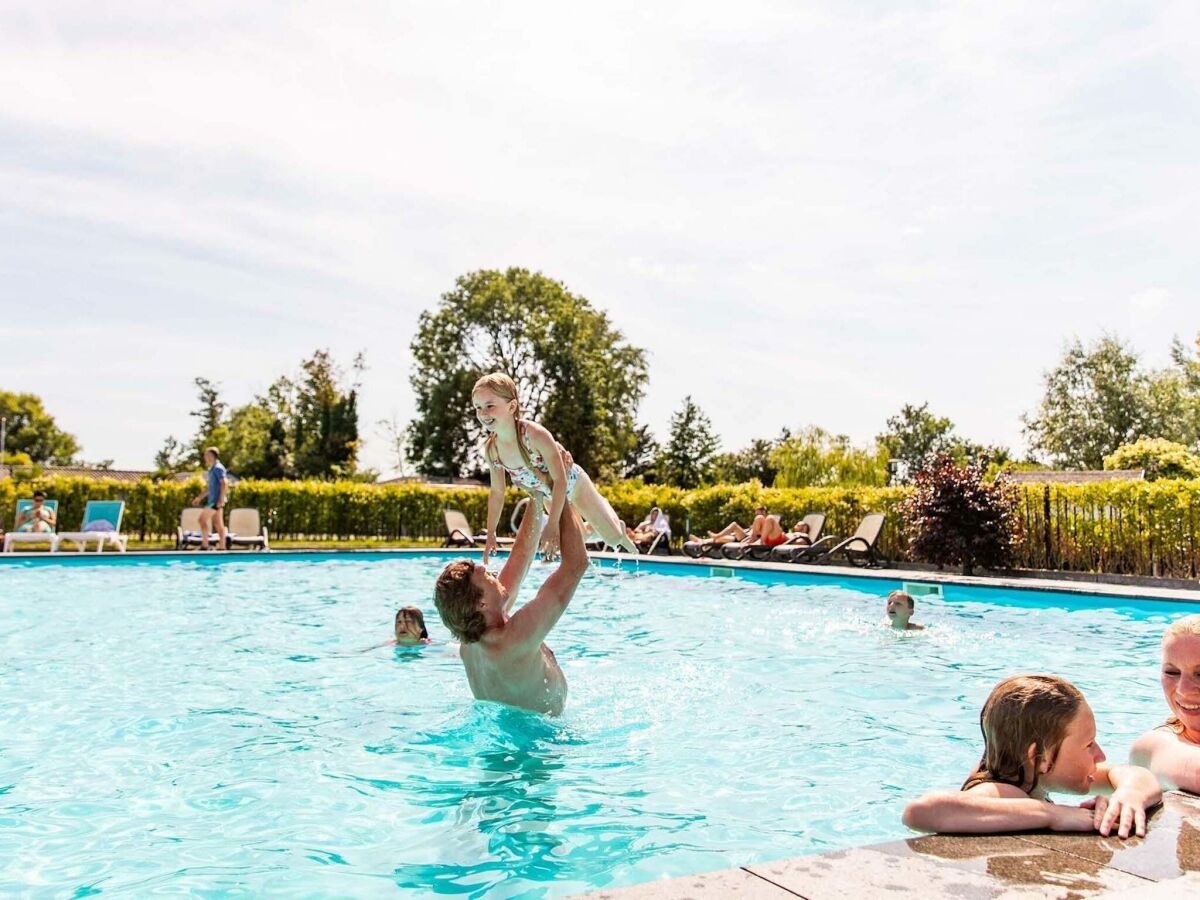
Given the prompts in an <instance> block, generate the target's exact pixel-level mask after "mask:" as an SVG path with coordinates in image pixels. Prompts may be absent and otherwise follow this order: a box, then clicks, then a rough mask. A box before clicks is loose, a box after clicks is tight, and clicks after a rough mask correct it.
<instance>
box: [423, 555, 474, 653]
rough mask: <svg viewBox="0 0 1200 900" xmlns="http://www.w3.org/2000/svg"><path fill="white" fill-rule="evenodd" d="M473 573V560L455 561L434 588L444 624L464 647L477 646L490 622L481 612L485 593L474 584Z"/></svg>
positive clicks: (439, 577)
mask: <svg viewBox="0 0 1200 900" xmlns="http://www.w3.org/2000/svg"><path fill="white" fill-rule="evenodd" d="M474 571H475V563H473V562H472V561H471V560H469V559H460V560H456V561H455V562H452V563H450V565H448V566H446V568H445V569H443V570H442V574H441V575H439V576H438V580H437V584H436V585H434V588H433V602H434V604H435V605H436V606H437V611H438V615H439V616H441V617H442V623H443V624H444V625H445V626H446V627H447V628H449V629H450V633H451V634H453V635H454V636H455V637H456V638H458V639H459V640H460V641H462V642H463V643H464V644H474V643H475V642H476V641H478V640H479V639H480V638H481V637H483V633H484V632H485V631H487V621H486V620H485V619H484V617H483V612H482V611H481V610H480V609H479V601H480V600H481V599H483V591H482V590H480V589H479V588H478V587H476V586H475V585H474V584H472V583H471V573H472V572H474Z"/></svg>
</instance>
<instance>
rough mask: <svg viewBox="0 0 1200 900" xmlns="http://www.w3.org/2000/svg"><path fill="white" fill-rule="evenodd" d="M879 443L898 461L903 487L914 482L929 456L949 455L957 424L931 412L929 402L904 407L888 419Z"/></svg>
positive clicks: (953, 444) (899, 478) (954, 441)
mask: <svg viewBox="0 0 1200 900" xmlns="http://www.w3.org/2000/svg"><path fill="white" fill-rule="evenodd" d="M876 440H877V441H878V442H879V443H880V445H882V446H883V448H884V449H885V450H887V453H888V456H889V457H890V458H891V459H893V460H895V461H896V463H895V464H896V466H897V469H898V470H899V473H898V475H899V477H898V480H899V481H900V482H901V483H902V484H907V483H908V482H909V481H910V480H911V478H912V476H913V475H915V474H916V472H917V471H918V470H919V469H920V468H921V465H922V464H923V463H924V462H925V459H926V457H928V456H929V455H930V454H933V453H946V452H950V451H951V450H952V449H953V448H954V446H955V444H956V439H955V437H954V423H953V422H951V421H950V420H949V419H944V418H941V417H939V416H935V415H934V414H933V413H931V412H930V411H929V404H928V403H922V404H921V405H920V406H912V405H911V404H908V403H906V404H904V406H902V407H901V408H900V412H899V413H897V414H896V415H894V416H892V417H891V418H889V419H888V420H887V427H886V429H885V430H884V432H883V434H881V435H879V436H878V437H877V438H876Z"/></svg>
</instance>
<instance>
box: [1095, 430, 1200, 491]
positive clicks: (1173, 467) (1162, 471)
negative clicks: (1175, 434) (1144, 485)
mask: <svg viewBox="0 0 1200 900" xmlns="http://www.w3.org/2000/svg"><path fill="white" fill-rule="evenodd" d="M1104 468H1106V469H1144V470H1145V472H1146V480H1147V481H1154V480H1155V479H1158V478H1200V456H1197V455H1196V454H1195V453H1193V452H1192V451H1191V450H1189V449H1188V448H1187V447H1185V446H1184V445H1183V444H1177V443H1175V442H1174V441H1168V440H1166V439H1165V438H1148V437H1144V436H1143V437H1140V438H1138V439H1137V440H1136V441H1134V442H1133V443H1132V444H1122V445H1121V446H1120V447H1118V448H1117V449H1116V450H1114V451H1113V452H1112V453H1110V454H1109V455H1108V456H1106V457H1104Z"/></svg>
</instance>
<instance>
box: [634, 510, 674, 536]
mask: <svg viewBox="0 0 1200 900" xmlns="http://www.w3.org/2000/svg"><path fill="white" fill-rule="evenodd" d="M660 532H666V533H667V534H670V533H671V526H670V525H669V524H668V522H667V517H666V516H664V515H663V512H662V510H661V509H659V508H658V507H657V506H655V507H652V508H651V509H650V513H649V515H647V516H646V518H644V519H642V521H641V522H639V523H638V526H637V527H636V528H626V529H625V533H626V534H628V535H629V539H630V540H631V541H633V542H634V543H635V544H644V543H649V542H650V541H652V540H654V539H655V538H656V537H658V535H659V533H660Z"/></svg>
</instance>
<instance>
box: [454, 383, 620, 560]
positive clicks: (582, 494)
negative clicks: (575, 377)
mask: <svg viewBox="0 0 1200 900" xmlns="http://www.w3.org/2000/svg"><path fill="white" fill-rule="evenodd" d="M471 401H472V402H473V403H474V404H475V416H476V417H477V418H478V419H479V424H480V425H482V426H483V428H484V430H485V431H486V432H487V433H488V436H487V441H486V442H485V443H484V449H483V452H484V456H485V457H486V458H487V461H488V466H489V468H490V470H491V478H492V491H491V494H490V495H489V496H488V518H487V541H486V542H485V543H484V548H483V561H484V564H485V565H486V563H487V561H488V557H490V556H491V555H492V554H493V553H494V552H495V551H496V523H497V522H499V521H500V512H501V510H502V509H503V508H504V476H505V475H506V474H507V475H508V477H510V478H511V479H512V481H513V484H515V485H516V486H517V487H520V488H522V489H524V490H525V491H527V492H528V493H529V496H530V497H532V498H533V500H534V501H535V502H540V503H541V505H542V509H543V511H544V513H545V518H546V527H545V529H544V530H543V531H542V542H541V549H542V552H543V553H547V554H551V553H553V552H554V550H555V548H557V546H558V526H559V521H560V519H561V516H562V510H563V506H564V505H566V503H568V502H570V504H571V506H573V507H574V508H575V509H576V510H577V511H578V512H579V514H580V515H582V516H583V518H584V519H586V520H587V521H588V522H589V523H591V525H592V527H593V528H594V529H595V531H596V534H597V535H599V537H600V538H601V539H603V541H604V542H605V543H606V544H608V545H609V546H612V547H621V548H624V549H625V550H628V551H629V552H630V553H637V552H638V549H637V545H636V544H635V543H634V542H633V541H632V540H630V539H629V535H628V534H626V533H625V524H624V523H623V522H622V521H621V520H620V519H618V518H617V514H616V512H614V511H613V508H612V506H610V505H609V503H608V501H607V500H605V499H604V497H602V496H601V495H600V492H599V491H598V490H596V486H595V485H594V484H593V483H592V479H591V478H589V477H588V473H587V472H585V471H583V469H582V468H580V467H579V465H577V464H574V465H572V466H571V468H570V469H567V468H566V467H565V466H564V465H563V462H562V458H561V456H560V453H559V447H558V442H557V441H555V440H554V435H552V434H551V433H550V432H549V431H547V430H546V429H545V428H543V427H542V426H541V425H538V424H537V423H535V422H530V421H527V420H525V419H522V418H521V402H520V401H519V400H518V399H517V386H516V384H515V383H514V382H513V380H512V379H511V378H509V377H508V376H507V375H504V374H502V373H500V372H494V373H493V374H491V375H485V376H483V377H482V378H480V379H479V380H478V381H477V382H475V387H474V389H473V390H472V391H471Z"/></svg>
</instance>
